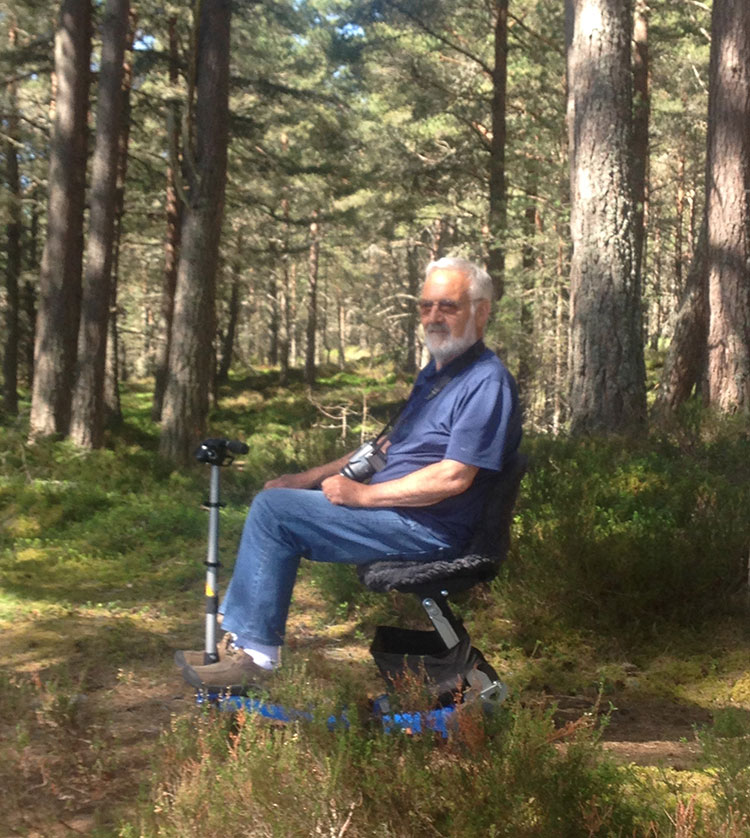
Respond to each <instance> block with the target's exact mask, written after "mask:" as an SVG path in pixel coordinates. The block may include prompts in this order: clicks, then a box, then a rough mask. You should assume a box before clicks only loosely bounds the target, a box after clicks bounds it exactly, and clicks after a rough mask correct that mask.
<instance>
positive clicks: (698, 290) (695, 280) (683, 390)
mask: <svg viewBox="0 0 750 838" xmlns="http://www.w3.org/2000/svg"><path fill="white" fill-rule="evenodd" d="M706 244H707V237H706V224H705V222H704V224H703V226H702V228H701V232H700V235H699V237H698V244H697V246H696V250H695V254H694V255H693V261H692V263H691V266H690V271H689V272H688V277H687V283H686V286H685V291H684V294H683V296H682V298H681V300H680V307H679V309H678V310H677V315H676V318H675V322H674V331H673V334H672V340H671V342H670V344H669V351H668V352H667V357H666V360H665V362H664V369H663V371H662V377H661V382H660V384H659V392H658V393H657V396H656V403H655V405H654V410H655V413H656V414H657V415H659V416H660V417H661V418H662V419H666V418H668V417H669V416H670V415H672V414H674V413H675V411H676V410H677V409H678V408H679V407H680V405H682V404H684V403H685V402H686V401H687V400H688V398H690V394H691V393H692V392H693V388H694V387H695V385H696V384H697V383H698V381H699V380H700V377H701V371H702V370H703V367H704V361H705V357H706V338H707V336H708V284H707V268H708V265H707V256H708V252H707V247H706Z"/></svg>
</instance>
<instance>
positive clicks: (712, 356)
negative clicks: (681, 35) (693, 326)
mask: <svg viewBox="0 0 750 838" xmlns="http://www.w3.org/2000/svg"><path fill="white" fill-rule="evenodd" d="M711 31H712V41H711V60H710V69H709V105H708V140H707V144H708V148H707V156H706V160H707V164H706V214H707V219H708V299H709V330H708V399H709V402H710V403H711V404H713V405H715V406H716V407H718V408H719V409H720V410H722V411H724V412H727V413H733V412H737V411H741V412H743V413H749V412H750V4H748V3H747V0H715V2H714V5H713V12H712V21H711Z"/></svg>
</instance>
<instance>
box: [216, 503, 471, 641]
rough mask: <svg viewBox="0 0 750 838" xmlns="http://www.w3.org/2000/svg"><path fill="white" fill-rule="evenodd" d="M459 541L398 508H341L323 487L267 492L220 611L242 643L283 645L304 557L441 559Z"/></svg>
mask: <svg viewBox="0 0 750 838" xmlns="http://www.w3.org/2000/svg"><path fill="white" fill-rule="evenodd" d="M455 554H456V550H455V545H451V544H449V543H447V541H446V537H445V536H441V535H440V534H438V533H435V532H433V531H432V530H430V529H429V528H428V527H426V526H425V525H424V524H421V523H418V522H417V521H415V520H413V519H412V518H410V517H409V516H408V515H406V514H404V513H402V512H399V511H398V510H395V509H355V508H352V507H348V506H335V505H334V504H332V503H331V502H330V501H328V500H327V499H326V497H325V495H324V494H323V493H322V492H319V491H315V490H309V489H266V490H264V491H262V492H260V494H258V495H257V496H256V498H255V500H254V501H253V503H252V505H251V507H250V511H249V512H248V514H247V519H246V520H245V527H244V529H243V531H242V538H241V539H240V546H239V551H238V554H237V562H236V564H235V567H234V573H233V575H232V580H231V582H230V583H229V586H228V588H227V592H226V596H225V597H224V601H223V602H222V604H221V608H220V611H221V613H222V614H223V615H224V621H223V623H222V628H223V629H224V630H225V631H230V632H233V633H234V634H236V635H237V643H238V645H239V646H242V645H243V644H244V645H246V646H250V645H252V644H254V643H259V644H263V645H268V646H280V645H281V644H282V643H283V638H284V632H285V629H286V620H287V615H288V613H289V603H290V602H291V599H292V589H293V588H294V581H295V578H296V576H297V569H298V567H299V562H300V557H305V558H307V559H311V560H312V561H314V562H343V563H349V564H366V563H367V562H371V561H374V560H375V559H379V558H383V557H389V556H390V557H396V556H398V557H401V558H403V559H409V560H412V561H414V560H422V559H424V560H434V559H438V558H449V557H450V556H453V555H455Z"/></svg>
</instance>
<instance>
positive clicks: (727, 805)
mask: <svg viewBox="0 0 750 838" xmlns="http://www.w3.org/2000/svg"><path fill="white" fill-rule="evenodd" d="M698 740H699V742H700V744H701V749H702V760H703V765H704V767H705V770H706V771H707V772H708V773H709V774H710V775H711V776H712V777H714V778H715V780H716V793H715V798H716V800H717V804H718V806H717V808H718V812H719V814H720V815H722V816H724V817H727V816H730V815H731V814H732V813H735V814H736V813H741V814H742V813H744V814H745V815H749V816H750V713H749V712H748V711H747V710H743V709H740V708H738V707H728V708H724V709H722V710H720V711H719V712H717V714H716V717H715V719H714V724H713V727H712V728H709V729H707V730H704V731H701V732H700V733H699V735H698ZM746 825H747V824H746Z"/></svg>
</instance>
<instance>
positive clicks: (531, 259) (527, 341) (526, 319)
mask: <svg viewBox="0 0 750 838" xmlns="http://www.w3.org/2000/svg"><path fill="white" fill-rule="evenodd" d="M536 195H537V172H536V163H535V161H534V160H528V159H527V161H526V208H525V209H524V222H523V246H522V248H521V267H522V283H521V287H522V293H521V312H520V326H521V331H520V335H519V347H518V373H517V375H516V380H517V382H518V391H519V393H520V394H521V398H522V399H524V403H525V405H526V407H527V408H528V405H529V397H530V396H531V379H532V369H533V366H534V364H533V362H532V354H533V350H532V347H533V346H534V335H533V331H534V315H533V306H532V294H533V293H534V267H535V265H536V244H535V238H536V233H537V227H538V223H539V213H538V210H537V204H536V200H537V199H536Z"/></svg>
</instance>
